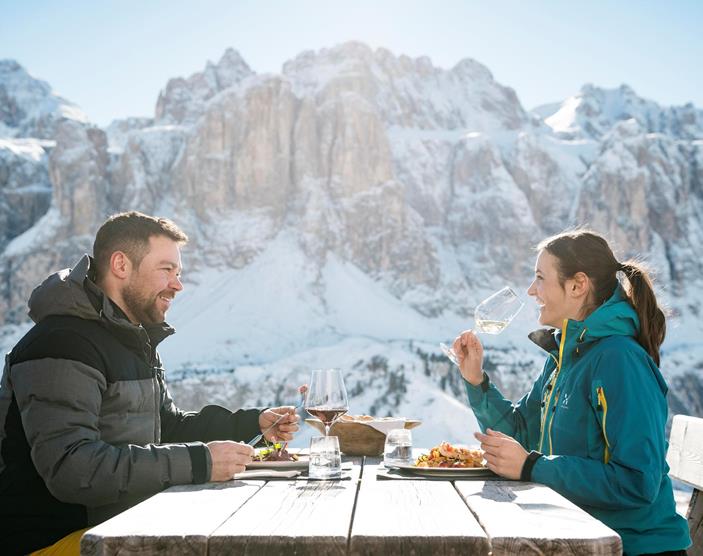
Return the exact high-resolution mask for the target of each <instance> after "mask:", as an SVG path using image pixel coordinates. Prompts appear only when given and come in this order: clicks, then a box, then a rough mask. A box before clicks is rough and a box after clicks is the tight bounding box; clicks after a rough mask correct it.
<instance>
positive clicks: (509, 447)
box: [474, 429, 527, 479]
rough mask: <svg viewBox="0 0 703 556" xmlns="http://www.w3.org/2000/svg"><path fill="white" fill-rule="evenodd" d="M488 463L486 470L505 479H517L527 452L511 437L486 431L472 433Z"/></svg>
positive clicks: (489, 430)
mask: <svg viewBox="0 0 703 556" xmlns="http://www.w3.org/2000/svg"><path fill="white" fill-rule="evenodd" d="M474 436H475V437H476V440H479V441H480V442H481V449H482V450H483V452H484V454H483V457H485V458H486V461H487V462H488V469H490V470H491V471H493V472H494V473H497V474H498V475H500V476H502V477H506V478H507V479H519V478H520V473H521V472H522V466H523V465H524V464H525V460H526V459H527V451H526V450H525V448H523V447H522V445H521V444H520V443H519V442H518V441H517V440H515V439H514V438H513V437H511V436H508V435H507V434H503V433H502V432H498V431H494V430H491V429H486V434H481V433H480V432H477V433H474Z"/></svg>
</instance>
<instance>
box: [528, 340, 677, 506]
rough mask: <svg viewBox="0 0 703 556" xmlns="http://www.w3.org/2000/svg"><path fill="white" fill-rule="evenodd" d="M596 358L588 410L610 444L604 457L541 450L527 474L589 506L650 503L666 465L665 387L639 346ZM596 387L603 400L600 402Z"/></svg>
mask: <svg viewBox="0 0 703 556" xmlns="http://www.w3.org/2000/svg"><path fill="white" fill-rule="evenodd" d="M596 364H597V365H598V367H597V369H598V370H597V372H596V376H595V378H594V380H593V382H592V384H591V390H592V392H591V396H592V399H593V401H592V405H593V409H594V412H593V414H594V416H597V417H594V418H596V419H597V421H598V426H599V427H602V430H603V431H604V435H603V438H604V441H605V439H607V442H608V444H609V456H608V458H607V459H608V462H607V463H606V462H605V459H606V456H605V453H603V457H602V458H599V459H591V458H585V457H576V456H545V457H542V458H539V460H537V462H536V464H535V466H534V468H533V470H532V479H533V480H534V481H537V482H540V483H543V484H545V485H547V486H549V487H551V488H553V489H554V490H556V491H557V492H559V493H560V494H562V495H563V496H565V497H566V498H568V499H569V500H571V501H572V502H574V503H576V504H580V505H586V506H591V507H593V508H602V509H611V510H613V509H614V510H617V509H628V508H637V507H641V506H644V505H646V504H650V503H652V502H653V501H654V500H655V499H656V497H657V495H658V494H659V488H660V485H661V481H662V476H663V475H664V474H665V473H666V472H667V471H668V469H667V468H666V462H665V456H666V447H667V443H666V438H665V430H664V427H665V422H666V415H667V407H666V398H665V396H664V393H665V392H663V391H662V388H664V391H665V389H666V387H665V385H663V384H662V385H660V384H659V383H658V377H659V373H658V371H657V370H656V367H655V366H654V362H652V361H651V360H650V359H649V358H648V357H647V355H646V354H645V353H644V352H643V351H642V350H639V349H637V350H636V349H617V350H616V349H609V350H608V351H604V353H602V354H601V355H600V360H599V361H597V362H596ZM598 389H602V393H603V397H604V399H605V400H606V404H602V403H600V404H599V402H598V399H597V390H598ZM604 405H605V407H603V406H604ZM599 406H600V407H599ZM606 412H607V413H606Z"/></svg>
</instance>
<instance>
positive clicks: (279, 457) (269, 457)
mask: <svg viewBox="0 0 703 556" xmlns="http://www.w3.org/2000/svg"><path fill="white" fill-rule="evenodd" d="M287 446H288V443H286V444H280V443H278V442H277V443H276V444H272V445H270V446H267V447H266V448H264V449H263V450H260V451H259V452H257V453H256V454H255V455H254V457H253V458H252V459H253V460H254V461H298V455H297V454H291V453H289V452H288V450H286V447H287Z"/></svg>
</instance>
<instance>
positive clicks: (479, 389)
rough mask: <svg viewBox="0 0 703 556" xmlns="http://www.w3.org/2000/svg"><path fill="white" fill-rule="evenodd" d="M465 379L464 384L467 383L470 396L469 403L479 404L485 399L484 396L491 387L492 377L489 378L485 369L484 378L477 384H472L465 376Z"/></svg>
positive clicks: (467, 391) (467, 392)
mask: <svg viewBox="0 0 703 556" xmlns="http://www.w3.org/2000/svg"><path fill="white" fill-rule="evenodd" d="M462 378H463V377H462ZM463 380H464V384H465V385H466V394H467V395H468V397H469V403H470V404H471V405H472V406H474V405H479V404H480V403H481V401H483V396H484V395H485V394H486V392H488V389H489V388H490V387H491V379H490V378H488V375H487V374H486V371H483V380H482V381H481V382H480V383H479V384H477V385H473V384H471V383H470V382H469V381H468V380H466V379H465V378H464V379H463Z"/></svg>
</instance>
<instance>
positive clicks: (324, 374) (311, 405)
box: [305, 369, 349, 436]
mask: <svg viewBox="0 0 703 556" xmlns="http://www.w3.org/2000/svg"><path fill="white" fill-rule="evenodd" d="M305 411H307V412H308V413H309V414H310V415H311V416H312V417H315V418H316V419H319V420H320V421H322V423H323V424H324V425H325V436H329V433H330V427H331V426H332V423H334V422H335V421H336V420H337V419H339V417H341V416H342V415H344V414H345V413H346V412H347V411H349V401H348V400H347V389H346V388H345V387H344V377H343V376H342V371H340V370H339V369H317V370H314V371H313V372H312V376H311V377H310V387H309V388H308V391H307V394H306V396H305Z"/></svg>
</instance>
